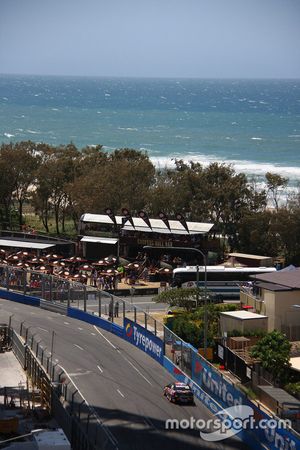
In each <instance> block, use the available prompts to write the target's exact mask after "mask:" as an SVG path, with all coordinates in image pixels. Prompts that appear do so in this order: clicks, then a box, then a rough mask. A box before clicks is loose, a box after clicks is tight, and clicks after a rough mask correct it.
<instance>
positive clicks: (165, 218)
mask: <svg viewBox="0 0 300 450" xmlns="http://www.w3.org/2000/svg"><path fill="white" fill-rule="evenodd" d="M158 217H159V218H160V220H162V221H163V223H164V224H165V225H167V227H168V228H169V230H170V231H171V228H170V224H169V220H168V217H167V216H166V214H165V213H164V212H162V211H160V212H159V213H158Z"/></svg>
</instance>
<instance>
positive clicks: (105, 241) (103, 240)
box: [80, 236, 118, 245]
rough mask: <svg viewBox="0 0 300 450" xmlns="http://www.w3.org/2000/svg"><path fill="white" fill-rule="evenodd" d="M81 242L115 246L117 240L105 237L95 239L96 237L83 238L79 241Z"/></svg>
mask: <svg viewBox="0 0 300 450" xmlns="http://www.w3.org/2000/svg"><path fill="white" fill-rule="evenodd" d="M80 240H81V242H92V243H94V244H110V245H114V244H117V242H118V239H114V238H107V237H100V236H99V237H97V236H83V238H82V239H80Z"/></svg>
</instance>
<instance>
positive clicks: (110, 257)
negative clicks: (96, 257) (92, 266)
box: [104, 255, 117, 264]
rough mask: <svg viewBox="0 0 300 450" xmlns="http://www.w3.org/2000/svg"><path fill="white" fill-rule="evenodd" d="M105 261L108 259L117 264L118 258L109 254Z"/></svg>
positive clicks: (109, 261) (110, 262)
mask: <svg viewBox="0 0 300 450" xmlns="http://www.w3.org/2000/svg"><path fill="white" fill-rule="evenodd" d="M104 259H105V261H107V262H108V263H109V264H115V263H116V262H117V258H115V257H114V256H112V255H111V256H107V257H106V258H104Z"/></svg>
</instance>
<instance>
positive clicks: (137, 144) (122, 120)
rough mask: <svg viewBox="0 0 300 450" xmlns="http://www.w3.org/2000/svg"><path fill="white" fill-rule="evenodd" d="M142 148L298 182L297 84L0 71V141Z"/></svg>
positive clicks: (160, 160) (162, 161) (157, 155)
mask: <svg viewBox="0 0 300 450" xmlns="http://www.w3.org/2000/svg"><path fill="white" fill-rule="evenodd" d="M29 139H30V140H33V141H36V142H47V143H49V144H52V145H59V144H67V143H69V142H71V141H72V142H73V143H74V144H75V145H76V146H77V147H78V148H82V147H84V146H86V145H97V144H101V145H103V146H104V148H105V149H107V150H108V151H110V150H112V149H115V148H125V147H127V148H134V149H140V150H144V151H147V153H148V154H149V156H150V158H151V160H152V161H153V162H154V163H155V164H156V165H157V166H159V167H161V168H163V167H165V166H172V165H173V164H174V159H175V158H177V159H178V158H180V159H183V160H185V161H198V162H200V163H202V164H203V165H207V164H209V163H210V162H213V161H218V162H225V163H232V164H233V165H234V168H235V170H236V171H237V172H243V173H246V174H247V175H249V176H251V177H252V176H254V177H255V178H257V179H258V180H259V179H262V177H263V175H264V174H265V173H266V172H268V171H271V172H276V173H279V174H281V175H282V176H286V177H288V178H289V180H290V186H296V185H297V183H299V182H300V80H204V79H138V78H136V79H135V78H89V77H86V78H85V77H44V76H43V77H42V76H19V75H18V76H17V75H0V142H4V143H8V142H10V141H12V142H16V141H20V140H29Z"/></svg>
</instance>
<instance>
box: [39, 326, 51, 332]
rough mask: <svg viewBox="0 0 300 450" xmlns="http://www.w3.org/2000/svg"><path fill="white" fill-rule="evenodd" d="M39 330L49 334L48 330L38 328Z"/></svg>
mask: <svg viewBox="0 0 300 450" xmlns="http://www.w3.org/2000/svg"><path fill="white" fill-rule="evenodd" d="M38 329H39V330H42V331H46V333H49V330H46V329H45V328H42V327H38Z"/></svg>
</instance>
